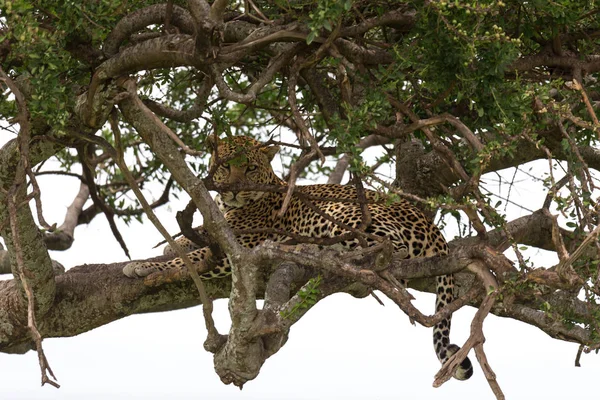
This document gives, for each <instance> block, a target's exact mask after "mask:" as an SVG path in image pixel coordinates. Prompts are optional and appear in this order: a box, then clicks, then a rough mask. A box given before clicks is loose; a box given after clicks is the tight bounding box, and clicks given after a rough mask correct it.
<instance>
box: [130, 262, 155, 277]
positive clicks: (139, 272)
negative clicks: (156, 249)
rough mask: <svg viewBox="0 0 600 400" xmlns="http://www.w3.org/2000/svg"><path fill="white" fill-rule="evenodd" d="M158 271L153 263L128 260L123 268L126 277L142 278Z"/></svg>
mask: <svg viewBox="0 0 600 400" xmlns="http://www.w3.org/2000/svg"><path fill="white" fill-rule="evenodd" d="M156 271H159V268H158V267H157V266H156V265H155V264H154V263H148V262H139V261H134V262H130V263H129V264H127V265H126V266H125V267H124V268H123V274H125V276H127V277H128V278H143V277H145V276H148V275H150V274H151V273H153V272H156Z"/></svg>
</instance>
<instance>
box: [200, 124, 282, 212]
mask: <svg viewBox="0 0 600 400" xmlns="http://www.w3.org/2000/svg"><path fill="white" fill-rule="evenodd" d="M211 144H212V146H213V154H212V157H211V160H210V167H211V169H213V168H216V170H215V173H214V175H213V180H214V182H215V183H217V184H229V185H235V184H240V185H243V184H244V183H255V184H263V185H273V184H278V183H279V182H280V180H279V178H277V176H276V175H275V172H273V168H272V167H271V161H272V160H273V157H275V154H277V152H278V151H279V146H264V145H263V144H261V143H260V142H259V141H257V140H255V139H252V138H250V137H247V136H236V137H230V138H225V139H219V140H218V141H217V143H216V145H215V143H214V140H213V141H211ZM220 194H221V200H222V201H223V202H224V203H225V204H227V205H228V206H230V207H236V208H239V207H243V206H244V205H246V204H248V203H249V202H252V201H256V200H258V199H260V198H261V197H262V196H263V195H264V194H265V192H260V191H250V190H247V191H246V190H240V191H224V192H221V193H220Z"/></svg>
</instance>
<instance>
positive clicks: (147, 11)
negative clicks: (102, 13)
mask: <svg viewBox="0 0 600 400" xmlns="http://www.w3.org/2000/svg"><path fill="white" fill-rule="evenodd" d="M166 16H167V5H166V4H155V5H152V6H148V7H145V8H142V9H139V10H136V11H134V12H132V13H131V14H129V15H127V16H125V17H124V18H122V19H121V20H120V21H119V22H118V23H117V25H116V26H115V27H114V29H113V30H112V31H111V32H110V34H109V35H108V37H107V38H106V40H105V41H104V46H103V48H104V53H105V54H106V55H107V56H109V57H110V56H113V55H115V54H117V53H118V52H119V46H120V45H121V43H123V42H124V41H125V40H127V39H128V38H129V36H131V35H132V34H134V33H136V32H138V31H140V30H142V29H144V28H146V27H147V26H149V25H153V24H161V23H163V22H164V20H165V18H166ZM170 23H171V24H172V25H174V26H176V27H177V28H179V29H180V30H181V32H183V33H187V34H189V35H193V34H194V32H195V30H194V21H193V19H192V16H191V15H190V13H189V11H187V10H186V9H184V8H182V7H179V6H177V5H173V10H172V14H171V20H170Z"/></svg>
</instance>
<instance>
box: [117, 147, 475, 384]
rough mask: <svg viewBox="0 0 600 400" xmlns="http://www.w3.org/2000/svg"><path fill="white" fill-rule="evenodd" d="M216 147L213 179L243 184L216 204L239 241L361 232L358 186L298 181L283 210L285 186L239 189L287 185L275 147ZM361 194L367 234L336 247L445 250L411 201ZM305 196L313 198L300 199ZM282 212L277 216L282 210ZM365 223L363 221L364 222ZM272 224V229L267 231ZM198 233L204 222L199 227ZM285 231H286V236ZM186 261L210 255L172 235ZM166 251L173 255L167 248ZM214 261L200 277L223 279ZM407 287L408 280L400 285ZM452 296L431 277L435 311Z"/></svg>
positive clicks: (461, 373)
mask: <svg viewBox="0 0 600 400" xmlns="http://www.w3.org/2000/svg"><path fill="white" fill-rule="evenodd" d="M212 147H213V152H212V157H211V160H210V162H209V167H210V171H213V172H212V174H213V181H214V183H215V184H217V185H218V184H221V185H224V186H225V185H229V188H235V187H236V186H237V187H241V188H242V189H241V190H221V191H220V193H218V194H217V197H216V199H215V200H216V202H217V204H218V205H219V208H220V209H221V212H222V213H223V215H224V217H225V220H226V221H227V222H228V224H229V226H230V227H231V229H232V230H233V231H234V232H238V233H237V235H236V239H237V240H238V242H239V243H240V244H241V245H243V246H245V247H247V248H253V247H255V246H258V245H260V244H261V243H263V242H265V241H267V240H270V241H273V242H279V243H282V242H285V241H287V240H289V239H290V237H292V236H295V237H296V238H297V237H306V238H336V237H340V236H341V235H343V234H344V233H347V232H348V230H349V229H351V230H352V229H354V230H356V229H358V228H360V227H361V224H363V222H364V217H363V215H364V209H363V207H364V205H363V206H361V204H360V202H359V201H357V199H358V198H359V197H358V196H359V193H358V191H359V189H358V186H357V185H350V184H347V185H340V184H316V185H298V186H296V188H295V190H294V192H293V195H292V197H291V199H289V204H288V207H287V209H285V210H284V212H283V214H282V213H280V211H281V209H282V206H283V203H284V198H285V196H286V193H285V190H280V191H277V190H273V191H260V190H243V184H254V185H265V186H266V185H268V186H270V187H280V186H281V187H286V186H287V182H286V181H284V180H283V179H281V178H279V177H278V176H277V175H276V173H275V172H274V170H273V167H272V165H271V162H272V161H273V159H274V157H275V156H276V154H277V153H278V152H279V150H280V147H279V146H278V145H274V144H270V145H265V144H264V143H261V142H259V141H258V140H256V139H253V138H251V137H248V136H233V137H229V138H224V139H217V140H216V143H215V140H214V139H213V143H212ZM360 191H361V196H362V197H361V198H363V200H364V199H366V201H363V204H367V207H368V211H369V214H370V223H369V224H368V225H367V226H366V229H365V228H364V226H363V228H362V232H364V234H365V235H364V237H362V238H360V239H359V238H358V237H350V236H349V235H345V237H344V238H343V239H347V240H340V241H339V242H338V243H336V244H335V246H337V247H338V248H342V249H346V250H353V249H356V248H357V247H359V246H365V245H366V246H374V245H376V244H378V243H380V242H381V240H377V239H385V240H388V241H389V242H391V243H392V246H393V249H394V251H397V252H401V253H404V254H406V258H414V257H433V256H444V255H447V254H448V252H449V250H448V244H447V242H446V240H445V239H444V237H443V235H442V234H441V231H440V230H439V228H438V227H437V226H436V225H435V224H434V223H432V222H431V221H430V220H429V219H428V218H427V217H426V216H425V215H424V214H423V212H422V211H421V210H420V209H419V208H418V207H416V206H415V205H414V204H413V203H411V202H409V201H408V200H406V199H404V198H394V199H393V201H382V194H381V193H379V192H378V191H371V190H368V189H363V188H361V190H360ZM306 198H310V199H311V200H310V202H307V201H305V200H303V199H306ZM281 214H282V215H281ZM363 225H364V224H363ZM269 228H270V229H269ZM196 229H197V230H198V231H199V232H202V231H203V229H204V228H203V227H202V226H200V227H198V228H196ZM286 233H287V234H288V235H289V236H287V235H286ZM177 243H178V244H179V245H180V246H181V247H182V248H184V249H185V251H186V252H187V255H188V257H189V258H190V260H191V261H192V262H193V263H194V264H196V266H197V267H198V268H199V269H200V267H201V266H202V262H203V260H205V259H206V258H207V257H208V256H207V254H210V252H209V249H208V248H207V247H204V248H198V247H199V246H197V245H195V244H194V243H193V242H191V241H190V240H188V239H186V238H185V237H180V238H178V239H177ZM164 253H165V254H166V255H172V256H175V255H176V254H175V252H174V251H173V249H172V248H171V247H170V246H167V247H166V248H165V250H164ZM216 264H217V266H216V267H215V268H213V269H212V270H211V271H209V272H205V273H203V274H202V275H201V278H202V279H222V278H226V277H228V276H230V275H231V265H230V263H229V260H228V259H227V257H225V258H223V259H222V260H218V261H217V262H216ZM176 268H178V269H182V268H185V267H184V263H183V260H182V259H181V258H179V257H175V258H173V259H171V260H168V261H162V262H158V261H141V262H140V261H138V262H131V263H128V264H127V265H126V266H125V267H124V268H123V273H124V274H125V275H126V276H127V277H130V278H141V277H146V276H148V275H150V274H152V273H156V272H161V271H167V270H172V269H176ZM401 284H405V282H401ZM453 300H454V277H453V276H452V275H443V276H438V277H436V302H435V309H436V311H438V310H440V309H441V308H443V307H444V306H446V305H447V304H449V303H451V302H452V301H453ZM451 318H452V316H451V315H450V316H449V317H447V318H445V319H443V320H441V321H440V322H439V323H438V324H436V325H435V326H434V328H433V345H434V349H435V353H436V356H437V358H438V360H439V361H440V362H441V363H442V364H444V363H445V362H446V361H448V359H449V358H450V357H451V356H452V355H453V354H454V353H456V352H457V351H458V350H459V349H460V347H459V346H457V345H455V344H451V343H450V326H451ZM472 374H473V367H472V364H471V361H470V360H469V358H465V360H464V361H463V362H462V363H461V364H460V365H459V367H458V369H457V370H456V372H455V373H454V377H455V378H456V379H458V380H467V379H469V378H470V377H471V376H472Z"/></svg>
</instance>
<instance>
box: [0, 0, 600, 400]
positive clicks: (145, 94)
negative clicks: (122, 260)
mask: <svg viewBox="0 0 600 400" xmlns="http://www.w3.org/2000/svg"><path fill="white" fill-rule="evenodd" d="M150 3H155V4H150ZM598 11H599V10H598V8H596V7H595V5H594V2H571V1H566V0H563V1H556V2H541V1H531V2H526V3H523V2H519V1H509V0H506V1H481V2H473V3H465V2H459V1H456V2H446V1H397V0H388V1H386V0H364V1H360V0H355V1H352V0H339V1H336V0H327V1H303V2H298V1H295V0H288V1H279V0H246V1H225V0H215V1H214V2H212V4H209V3H207V2H206V1H205V0H192V1H189V2H174V1H168V2H165V3H161V2H141V1H132V2H125V3H123V2H120V1H105V2H80V3H78V4H62V3H61V4H59V3H55V2H50V1H48V2H46V1H41V2H30V1H26V0H17V1H3V2H1V3H0V37H1V38H2V42H1V44H0V63H1V65H2V69H1V70H0V79H1V80H2V85H3V86H2V90H3V94H5V96H4V97H3V98H2V99H1V100H0V113H1V115H2V121H3V122H2V123H3V126H4V127H5V129H6V130H7V131H12V132H13V133H14V134H15V135H16V137H15V139H14V140H11V141H10V142H8V143H7V144H6V145H5V146H4V147H3V148H2V149H1V150H0V160H1V161H0V183H1V188H0V221H1V223H0V228H1V230H2V237H3V238H4V240H5V242H6V247H7V250H6V251H5V252H4V254H3V258H2V268H3V271H4V272H5V273H12V274H13V277H14V279H12V280H8V281H2V282H0V292H1V293H2V295H1V296H0V350H1V351H3V352H25V351H27V350H29V349H32V348H35V349H36V350H37V352H38V354H39V356H40V365H41V369H42V382H43V383H50V384H55V382H54V381H53V380H52V378H51V377H50V376H48V373H50V375H51V370H50V367H49V365H48V362H47V360H46V358H45V356H44V353H43V349H42V338H49V337H66V336H72V335H75V334H77V333H81V332H85V331H87V330H90V329H92V328H94V327H97V326H101V325H104V324H107V323H110V322H112V321H114V320H116V319H119V318H122V317H124V316H127V315H131V314H135V313H142V312H152V311H157V310H165V309H178V308H182V307H188V306H192V305H197V304H200V303H202V304H203V307H204V315H205V319H206V322H207V327H208V338H207V341H206V343H205V348H206V349H207V350H208V351H211V352H213V353H215V366H216V370H217V373H218V374H219V376H220V377H221V379H222V380H223V381H224V382H226V383H235V384H237V385H239V386H241V385H243V383H244V382H245V381H246V380H248V379H253V378H254V377H255V376H256V374H258V371H259V369H260V366H261V365H262V364H263V363H264V362H265V360H266V359H267V358H268V357H269V356H270V355H272V354H274V353H275V352H277V351H278V350H279V349H280V348H281V346H283V345H284V344H285V341H286V339H287V333H288V331H289V329H290V327H291V325H293V324H294V323H295V322H296V321H298V320H299V319H300V318H301V317H302V316H303V315H304V314H305V313H306V312H308V311H309V310H310V308H311V307H313V306H314V305H315V304H316V303H317V302H318V301H319V300H320V299H322V298H323V297H325V296H327V295H328V294H331V293H335V292H340V291H347V292H351V293H352V294H353V295H355V296H366V295H368V294H369V293H372V290H378V291H380V292H382V293H383V294H385V295H386V296H387V297H389V298H390V299H392V300H393V301H394V302H396V304H398V306H399V307H400V308H401V309H402V310H403V311H404V312H406V313H407V314H408V315H409V316H410V317H411V319H412V320H414V321H416V322H419V323H420V324H424V325H427V326H431V325H432V324H434V323H435V321H438V320H439V319H440V318H442V316H443V315H447V314H448V313H451V312H453V311H454V310H456V309H457V308H458V307H461V306H464V305H472V306H475V307H477V308H478V312H477V314H476V316H475V318H474V320H473V324H472V326H471V336H470V337H469V339H468V340H467V342H466V343H465V345H464V346H463V348H462V351H460V352H458V353H457V355H456V356H455V357H454V358H453V359H452V360H451V361H450V362H449V363H447V364H446V365H445V366H443V368H442V369H441V370H440V372H439V373H438V375H437V376H436V384H438V385H439V384H442V383H443V382H444V381H445V380H447V379H448V378H449V377H450V376H451V375H452V370H453V368H456V366H457V365H458V364H459V363H460V362H461V360H462V359H463V358H464V357H465V356H466V353H467V352H468V351H469V350H470V349H474V350H475V353H476V355H477V358H478V360H479V362H480V364H481V366H482V367H483V369H484V372H485V375H486V377H487V379H488V380H489V382H490V385H491V387H492V390H493V391H494V393H495V395H496V396H497V397H498V398H502V397H503V394H502V392H501V389H500V387H499V385H498V384H497V382H496V381H495V377H494V373H493V371H492V369H491V368H490V367H489V364H488V362H487V359H486V357H485V353H484V349H483V342H484V340H485V339H484V336H483V331H482V328H481V327H482V322H483V320H484V318H485V317H486V315H487V314H488V313H493V314H496V315H500V316H505V317H508V318H512V319H515V320H519V321H522V322H524V323H526V324H530V325H533V326H536V327H538V328H540V329H541V330H543V331H544V332H546V333H547V334H548V335H550V336H552V337H554V338H556V339H558V340H565V341H570V342H575V343H578V344H580V348H579V353H578V354H577V360H576V363H578V362H579V357H580V355H581V353H582V352H586V353H587V352H590V351H592V350H595V349H597V348H598V346H599V345H600V341H599V339H598V333H599V330H598V315H599V313H600V308H599V307H598V305H597V304H596V303H597V297H598V295H600V292H599V290H600V288H599V286H598V268H597V267H598V249H599V247H598V242H597V235H598V232H600V229H599V228H598V205H597V203H596V198H595V195H596V194H597V193H595V192H594V190H595V189H596V186H595V185H596V184H597V183H596V182H597V177H596V170H598V169H599V168H600V151H598V149H597V148H595V147H594V146H595V145H597V142H598V136H597V135H598V134H599V128H600V123H599V122H598V118H597V116H596V113H595V108H597V105H598V102H599V101H600V87H599V84H598V81H597V75H598V71H599V70H600V52H599V48H598V46H599V44H600V43H599V39H598V36H599V33H600V21H599V15H600V13H599V12H598ZM282 129H285V130H286V131H289V132H292V133H293V134H295V136H296V138H297V142H296V144H291V143H282V145H286V146H287V147H285V146H284V151H283V157H282V159H283V162H284V164H285V167H286V168H285V170H286V171H289V174H288V176H287V179H288V181H289V187H290V188H291V189H290V190H293V186H294V185H295V182H296V180H297V179H298V178H299V177H306V178H308V179H317V178H318V177H323V176H325V177H327V178H328V180H329V182H332V183H333V182H341V181H342V179H343V176H344V173H345V172H346V171H350V173H351V174H352V176H353V177H357V179H354V182H361V183H360V185H364V186H368V187H371V188H375V189H377V190H381V191H385V192H387V193H388V194H389V195H390V196H391V197H392V198H394V196H397V197H405V198H409V199H410V200H412V201H413V202H415V204H417V205H418V206H419V207H421V208H422V209H423V210H424V211H425V212H426V213H427V215H429V216H430V217H431V218H434V217H436V216H437V217H436V218H437V222H438V224H440V225H442V226H444V225H448V224H453V225H454V224H456V225H457V226H458V228H459V232H458V234H457V237H456V238H454V239H453V240H452V241H451V242H450V244H451V248H452V251H451V255H450V256H448V257H443V258H430V259H417V260H403V259H402V258H401V257H400V256H399V255H392V254H389V252H386V250H385V246H383V247H382V248H381V249H378V252H371V253H362V254H361V257H358V255H354V257H353V258H352V259H351V261H348V262H346V263H341V262H340V261H339V260H340V255H339V254H338V253H337V252H335V251H334V250H331V249H326V250H317V249H315V248H312V247H310V246H303V247H301V248H300V249H298V248H295V249H294V250H290V249H288V248H284V247H282V246H278V245H273V244H265V245H263V246H260V247H258V248H256V249H253V250H248V249H246V250H244V249H239V248H238V247H236V246H235V242H234V239H233V236H232V233H231V231H230V230H229V229H228V228H227V226H226V224H223V217H222V215H221V214H220V213H219V211H218V209H217V208H216V205H215V204H214V202H213V201H212V200H211V198H210V196H209V193H208V190H209V189H214V188H215V186H214V184H213V183H212V182H211V179H210V174H209V169H208V165H207V157H205V156H206V155H207V154H208V153H209V152H210V148H209V144H208V141H207V138H208V137H209V136H211V135H221V136H224V135H251V136H256V137H262V138H263V139H264V140H267V139H269V138H275V139H272V140H274V141H279V140H277V136H278V135H276V134H275V132H277V133H279V132H281V130H282ZM288 142H289V140H288ZM368 148H377V149H378V151H379V152H378V156H377V158H376V160H373V159H372V158H368V157H365V156H364V154H363V151H364V150H365V149H368ZM185 155H189V156H194V157H195V158H194V159H193V160H192V159H191V157H189V158H188V159H189V160H190V164H191V167H190V166H188V164H187V163H186V161H185ZM326 159H327V160H330V161H334V162H335V163H334V167H331V166H330V165H329V164H324V163H323V161H324V160H326ZM536 160H539V161H540V162H541V163H542V164H540V162H538V164H536V169H535V171H536V172H535V174H533V175H532V176H531V179H533V180H536V181H541V182H543V184H544V187H545V188H546V193H547V196H546V199H545V201H544V202H543V204H535V205H531V204H528V203H527V199H523V198H519V197H518V196H515V195H514V194H511V191H510V187H511V186H512V184H513V182H511V181H510V180H508V181H506V180H504V178H502V176H504V175H495V174H497V173H498V172H499V171H503V170H506V169H510V170H511V171H515V173H516V171H525V172H527V171H526V168H528V165H529V164H527V163H529V162H532V161H536ZM49 164H52V165H57V167H52V168H49V167H47V165H49ZM540 165H541V166H540ZM390 170H394V171H395V174H394V175H395V178H393V177H388V176H385V175H386V172H389V171H390ZM74 171H81V173H77V172H74ZM539 171H541V172H539ZM41 174H63V175H70V176H73V177H74V178H77V179H79V180H80V181H81V189H80V192H79V194H78V196H77V197H76V198H75V199H73V201H72V205H71V206H70V207H69V209H68V210H67V214H66V216H65V218H64V223H63V224H62V225H61V226H58V227H57V226H56V224H54V225H50V224H49V223H47V222H46V219H45V218H44V214H43V207H42V204H41V201H40V197H39V188H38V185H37V183H36V177H37V176H39V175H41ZM207 174H208V178H207V179H204V180H203V179H200V178H198V177H197V176H200V177H205V176H207ZM388 175H389V174H388ZM494 176H500V183H501V185H503V186H504V187H507V188H508V190H507V191H502V192H501V191H499V190H497V187H498V185H497V184H496V183H495V182H494V181H493V177H494ZM140 188H143V189H148V188H150V189H152V191H153V192H154V193H158V192H160V193H162V194H161V195H160V196H158V197H155V200H154V201H153V202H147V201H145V200H144V196H148V192H149V191H148V190H145V193H144V192H142V190H141V189H140ZM157 188H159V189H158V191H156V189H157ZM182 190H184V191H185V192H187V193H188V194H189V195H190V196H191V198H192V200H193V202H192V206H193V207H192V206H190V207H189V208H187V209H186V212H184V213H182V214H181V225H180V226H181V229H182V231H183V232H184V233H186V236H190V237H191V238H192V239H193V240H195V241H208V243H210V245H211V249H213V250H214V251H215V252H219V251H225V252H226V253H227V254H228V255H229V256H230V257H232V258H233V259H234V260H238V262H240V263H245V264H244V266H245V268H244V270H246V271H250V273H247V274H243V275H242V274H240V273H239V272H235V271H234V279H233V284H232V283H231V281H230V280H225V279H222V280H210V281H205V282H199V281H198V280H197V279H193V278H194V277H190V276H189V275H188V274H187V273H183V272H182V273H179V274H171V275H165V274H159V275H151V276H149V277H147V278H146V279H144V280H143V281H141V280H139V281H136V280H131V279H127V278H125V277H124V276H123V275H122V273H121V269H122V267H123V265H124V264H118V265H103V266H100V265H85V266H78V267H75V268H72V269H70V270H68V271H67V272H66V273H61V272H62V271H61V269H60V266H58V265H56V264H54V265H53V263H52V261H51V259H50V257H49V255H48V251H47V250H48V249H60V250H66V249H68V248H69V247H70V246H71V244H72V243H73V240H75V237H74V228H75V226H77V225H79V224H86V223H89V221H91V220H92V219H93V218H96V217H97V216H98V215H100V214H102V215H103V216H102V217H103V218H106V219H107V220H108V221H109V223H110V226H111V229H112V232H113V235H114V238H115V240H117V241H119V243H120V244H121V246H122V248H123V251H124V252H125V254H126V255H127V254H128V250H127V246H126V242H127V238H126V237H123V236H122V235H121V233H120V232H119V230H118V229H117V227H116V224H115V220H116V219H119V218H121V219H124V220H125V221H131V220H132V219H133V218H136V219H140V218H141V216H142V215H143V214H144V213H146V214H147V215H149V217H150V219H154V218H152V217H151V215H152V212H151V210H152V209H154V208H156V207H159V206H161V205H164V204H167V203H168V202H169V198H170V196H175V195H176V194H177V193H178V192H181V191H182ZM132 194H133V195H135V197H137V199H138V200H139V201H140V202H141V204H142V206H141V207H140V206H138V203H137V202H136V201H135V200H133V199H132V198H133V196H132ZM56 195H58V196H60V195H61V193H56ZM88 198H89V199H91V201H92V204H91V205H89V206H88V207H87V208H86V207H84V206H85V202H86V201H87V199H88ZM30 202H31V203H33V204H35V208H34V212H32V209H31V208H30V207H29V206H28V204H29V203H30ZM507 203H509V204H511V205H516V206H518V207H521V208H522V209H529V210H530V212H528V213H527V214H526V215H524V216H522V217H519V218H516V219H512V220H508V219H507V218H506V215H505V213H506V204H507ZM195 207H197V209H198V210H199V211H200V213H201V214H202V216H203V218H204V221H205V224H206V227H207V230H208V232H209V237H208V238H207V237H200V238H198V237H194V234H193V231H191V232H190V224H191V217H190V215H191V214H192V213H193V211H194V210H195ZM33 214H36V218H37V220H36V218H34V215H33ZM56 218H57V216H52V220H55V219H56ZM153 222H155V223H156V224H157V225H158V226H160V221H158V220H156V219H154V221H153ZM165 235H166V239H170V237H169V236H168V234H166V232H165ZM525 247H530V248H539V249H544V250H548V251H551V252H554V253H555V254H556V256H557V257H558V263H557V264H556V265H540V264H539V262H536V259H535V257H533V256H531V254H532V253H530V252H527V250H525ZM248 260H249V261H248ZM267 260H268V262H267ZM90 261H92V262H93V260H90ZM258 261H261V263H258ZM259 264H268V265H272V266H273V267H272V271H271V273H269V274H260V273H259V271H260V270H261V269H260V268H259ZM382 264H383V265H384V266H387V265H390V267H389V268H388V269H387V270H386V271H387V272H381V271H382V268H384V267H382ZM384 269H385V268H384ZM299 270H301V271H302V272H303V273H298V271H299ZM307 271H308V272H307ZM374 271H379V272H374ZM304 272H307V273H304ZM446 273H455V274H456V279H457V282H458V285H459V288H460V291H459V298H458V300H457V301H455V302H454V303H453V304H452V305H451V306H450V307H447V308H444V309H442V310H441V311H440V312H438V313H437V314H435V315H433V316H425V315H423V314H422V313H421V312H420V311H418V310H417V309H416V308H415V307H414V306H413V305H412V304H411V301H410V297H409V295H408V294H407V292H405V291H404V290H402V289H401V288H400V289H399V288H398V287H396V286H395V285H394V284H392V283H390V282H394V281H395V280H397V279H410V284H409V285H410V286H411V287H414V288H417V289H419V290H424V291H432V290H433V288H434V286H433V281H434V279H433V277H435V276H438V275H442V274H446ZM236 274H239V275H240V276H237V275H236ZM191 275H194V274H193V273H192V274H191ZM382 275H383V276H387V277H388V279H383V278H382ZM390 276H393V278H390ZM194 282H195V283H194ZM198 291H199V292H200V296H199V293H198ZM264 297H266V298H268V299H269V301H270V302H271V304H270V306H271V307H270V308H265V309H257V306H256V299H257V298H264ZM200 298H201V299H202V301H201V300H200ZM210 298H212V299H215V298H229V299H230V300H229V301H230V309H231V317H232V323H233V325H232V329H231V331H230V332H229V334H228V335H223V334H221V333H219V332H217V330H216V329H215V328H214V325H213V324H212V322H211V307H212V305H211V301H210V300H209V299H210ZM273 310H275V311H273ZM282 316H287V318H283V317H282ZM240 360H241V361H240Z"/></svg>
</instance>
